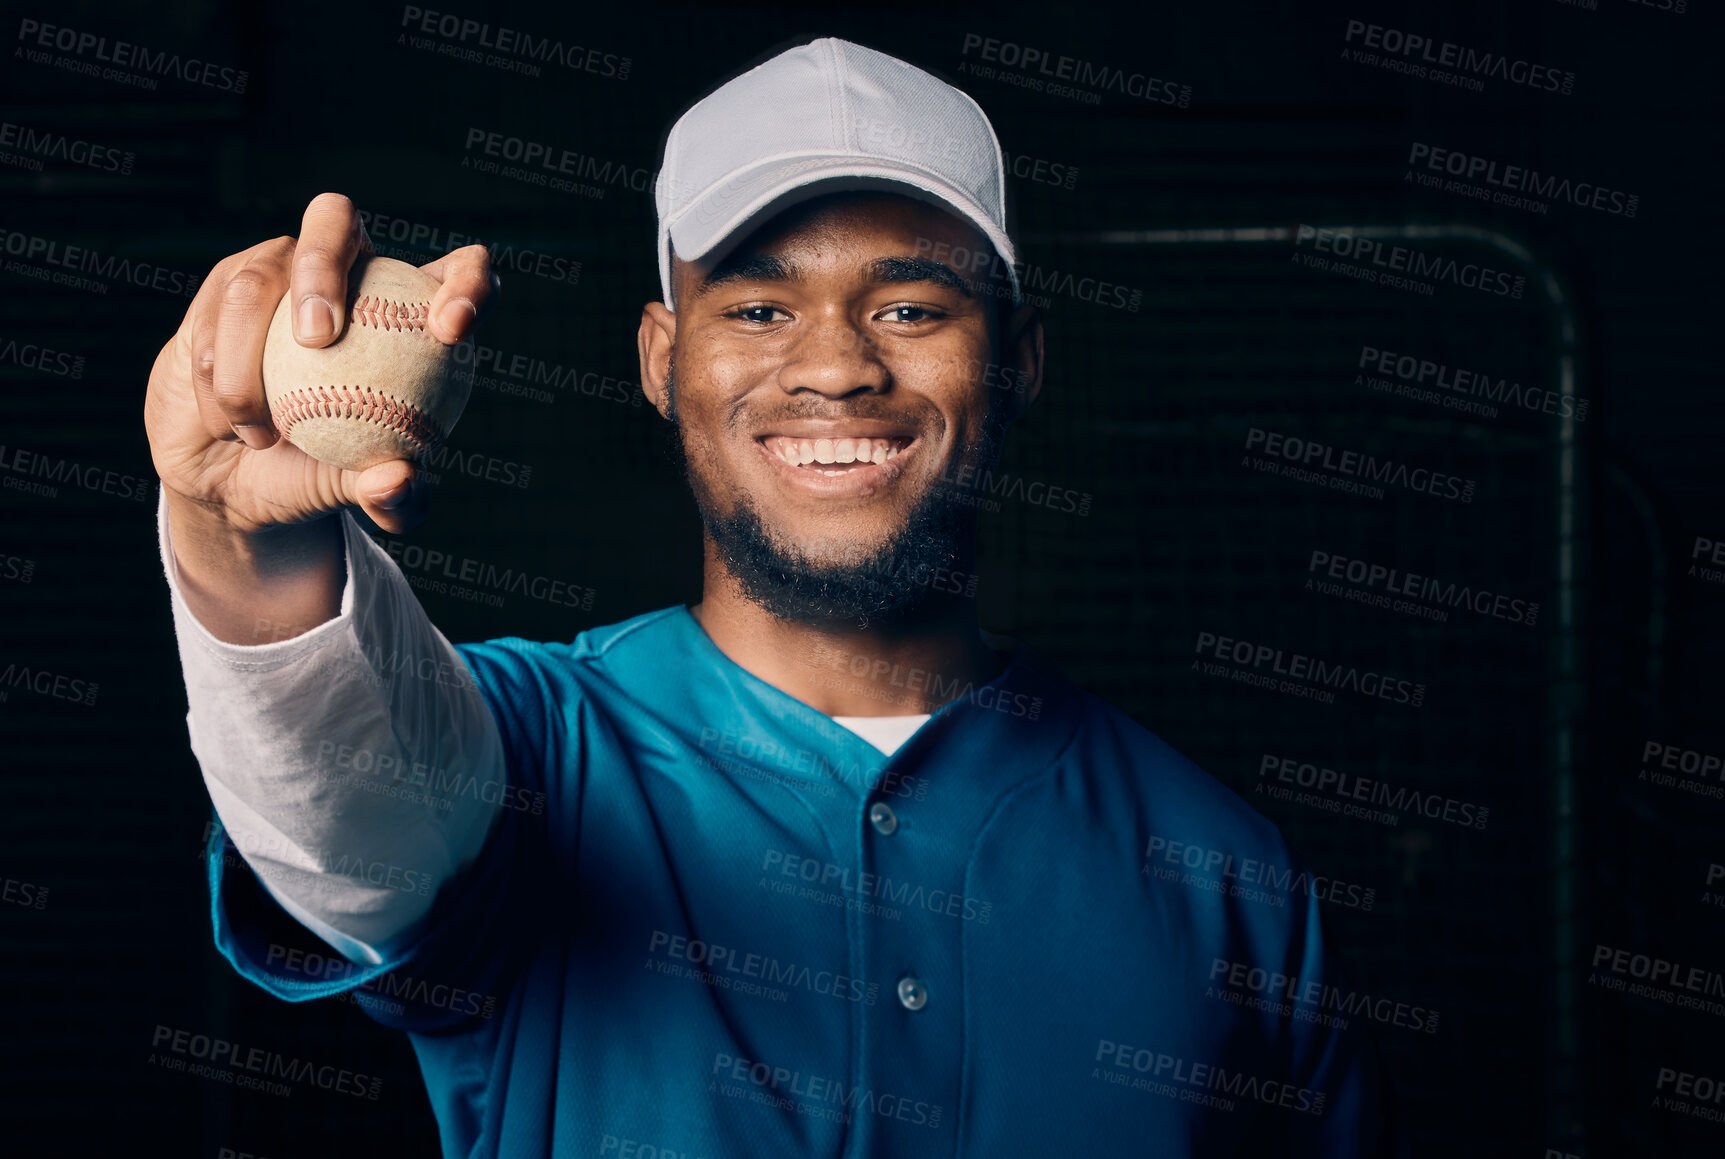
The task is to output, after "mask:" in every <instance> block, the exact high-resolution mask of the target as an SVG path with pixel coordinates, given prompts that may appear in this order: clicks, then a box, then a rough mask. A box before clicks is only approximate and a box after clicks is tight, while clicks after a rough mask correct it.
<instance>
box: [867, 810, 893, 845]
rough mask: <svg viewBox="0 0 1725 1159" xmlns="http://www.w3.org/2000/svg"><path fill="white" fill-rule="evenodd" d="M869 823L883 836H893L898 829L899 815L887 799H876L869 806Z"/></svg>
mask: <svg viewBox="0 0 1725 1159" xmlns="http://www.w3.org/2000/svg"><path fill="white" fill-rule="evenodd" d="M868 823H869V824H870V825H873V826H874V828H875V832H876V833H879V834H880V835H881V836H882V837H891V836H892V835H893V834H894V833H895V832H897V830H898V816H897V814H895V813H894V812H893V811H892V806H890V805H888V804H887V803H886V802H885V801H876V802H875V803H874V804H872V805H870V806H869V810H868Z"/></svg>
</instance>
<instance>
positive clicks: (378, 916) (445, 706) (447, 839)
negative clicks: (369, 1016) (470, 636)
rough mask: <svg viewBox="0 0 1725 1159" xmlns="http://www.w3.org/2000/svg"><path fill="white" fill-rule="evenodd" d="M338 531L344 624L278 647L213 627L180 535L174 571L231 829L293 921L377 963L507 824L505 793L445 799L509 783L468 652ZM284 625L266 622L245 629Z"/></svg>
mask: <svg viewBox="0 0 1725 1159" xmlns="http://www.w3.org/2000/svg"><path fill="white" fill-rule="evenodd" d="M165 516H166V501H165V500H164V520H165ZM328 522H329V523H330V524H332V525H333V527H334V529H335V533H336V534H337V536H339V537H340V539H338V543H339V544H341V549H340V550H341V554H339V555H338V556H337V566H338V568H339V569H340V571H341V572H342V573H343V574H344V575H345V577H346V578H345V585H344V586H343V587H341V588H339V589H338V591H337V598H336V600H335V606H334V608H333V609H331V611H332V612H333V614H332V615H330V616H326V617H325V618H324V619H323V620H322V621H321V622H319V623H317V624H315V626H312V627H309V628H305V629H303V630H298V631H295V632H291V633H289V632H283V633H279V635H280V636H281V637H282V638H279V639H269V638H267V637H266V638H265V639H264V640H263V641H262V642H256V641H255V638H254V639H247V640H246V641H245V642H244V643H238V642H235V641H232V640H224V639H222V638H220V637H218V636H217V635H216V634H215V633H213V632H211V631H208V630H206V628H207V626H206V625H203V624H202V623H201V622H200V620H199V618H198V617H196V616H194V615H193V612H192V609H191V605H190V601H189V600H186V599H185V598H184V594H185V593H184V589H185V587H186V586H187V582H186V579H187V577H186V576H185V575H184V572H183V569H181V568H180V567H178V566H177V563H178V555H179V548H178V540H177V539H175V538H170V535H169V534H168V528H167V525H166V523H165V522H164V526H163V536H162V547H163V562H164V568H165V570H166V573H167V575H168V579H169V584H170V588H171V589H172V591H173V604H174V620H175V628H176V632H177V635H178V641H179V649H180V657H181V666H182V670H183V672H184V675H185V682H186V697H187V702H188V704H189V706H190V711H189V712H188V714H187V726H188V731H189V733H190V738H191V745H192V750H193V752H194V753H195V754H196V756H197V758H198V762H199V765H200V766H201V768H202V770H203V774H204V781H205V784H206V786H207V787H208V789H209V793H210V799H211V801H212V802H213V803H214V804H215V807H216V812H217V814H218V815H219V816H220V817H221V820H222V824H223V827H224V828H225V829H226V830H227V832H228V836H229V838H230V839H231V840H232V841H233V843H234V844H235V846H236V847H237V848H238V849H239V850H240V853H241V854H242V855H243V856H244V857H245V859H246V860H247V862H248V863H250V865H251V866H252V868H253V869H254V870H255V871H256V872H257V874H258V876H259V877H260V878H262V879H263V881H264V882H265V884H266V885H267V886H268V887H269V889H270V892H271V893H273V894H274V895H275V896H276V897H277V898H278V900H280V901H281V902H282V904H283V905H284V907H285V908H287V909H288V910H289V912H290V913H293V914H294V916H295V917H296V918H298V919H299V920H300V921H302V922H303V923H304V924H305V925H307V926H308V927H309V928H311V929H312V930H313V931H315V932H316V933H318V934H319V935H320V936H322V937H323V938H324V939H325V940H326V941H328V942H329V943H330V944H331V945H332V946H333V947H335V948H336V949H337V950H339V951H340V952H342V953H343V954H345V955H347V956H349V957H350V958H354V959H356V960H360V961H369V960H376V958H377V957H378V955H379V954H380V953H382V952H383V949H384V948H385V947H387V946H389V945H393V944H397V943H399V942H400V941H401V940H402V939H404V938H407V937H409V936H410V935H411V934H412V933H413V932H414V931H415V930H416V929H417V927H418V926H419V924H420V923H421V922H422V920H423V919H424V917H425V916H426V914H427V913H428V912H429V910H430V907H431V903H432V901H433V900H434V899H435V897H436V895H437V891H438V890H439V888H441V886H442V885H443V884H444V883H445V882H447V881H449V880H451V879H452V878H453V877H455V876H456V875H457V874H459V873H460V872H461V871H462V870H463V869H464V868H465V867H466V866H467V865H468V864H469V863H471V861H472V860H473V859H474V858H475V857H476V856H477V855H478V852H479V850H480V848H481V847H482V845H483V844H484V840H485V838H486V836H487V835H488V833H489V832H490V829H491V827H492V825H493V824H494V823H495V821H496V819H497V810H496V808H495V807H494V806H493V805H490V804H487V803H486V802H487V801H496V800H498V799H499V798H500V796H501V794H500V793H499V792H495V791H491V792H479V791H474V792H472V793H463V792H460V791H457V790H456V789H452V788H444V786H451V785H455V786H481V787H483V786H487V785H488V784H489V783H490V782H498V783H499V785H500V784H501V782H502V781H503V778H504V775H505V773H504V768H503V758H502V747H501V742H500V740H499V738H498V734H497V728H496V724H495V721H494V720H493V719H492V717H491V715H490V711H489V709H488V708H487V706H486V704H485V702H484V700H483V698H482V697H481V696H480V694H479V692H478V691H477V689H476V688H475V687H474V685H473V682H472V679H471V676H470V675H469V674H468V672H467V669H466V666H465V665H464V664H463V663H462V661H461V658H460V656H459V654H458V653H456V651H455V649H454V648H453V647H452V646H451V645H450V643H449V642H448V641H447V640H446V639H444V637H443V635H442V634H441V633H440V632H438V631H437V629H436V628H435V627H434V626H433V625H432V624H431V622H430V620H429V619H428V618H427V617H426V615H425V613H424V611H423V610H422V609H421V608H420V607H419V603H418V601H417V600H416V599H415V598H414V596H413V593H412V590H411V588H409V587H408V585H407V583H406V581H405V579H404V578H403V577H402V576H401V574H400V572H399V570H398V569H396V567H395V565H394V563H393V561H391V560H390V559H389V558H388V556H387V555H385V554H384V553H383V552H382V551H381V550H379V549H378V548H377V547H376V545H374V544H372V543H371V542H370V541H369V540H367V539H366V537H365V536H364V535H363V534H362V533H360V532H359V531H358V529H357V527H355V526H352V525H351V524H350V522H349V521H347V520H345V519H343V518H341V517H339V516H338V517H336V518H334V519H331V520H329V521H328ZM177 526H178V525H175V533H176V534H177ZM350 565H351V566H350ZM265 607H267V605H265ZM272 618H273V617H271V616H269V615H268V614H267V613H266V614H264V615H262V616H259V615H257V614H256V609H254V611H253V613H252V615H251V620H250V621H249V622H248V623H247V624H246V625H245V627H246V628H248V629H251V630H252V631H255V630H256V627H257V622H258V621H259V620H263V621H269V620H271V619H272ZM282 622H284V623H290V624H291V623H292V621H282ZM240 634H242V635H249V634H250V633H249V632H243V633H240Z"/></svg>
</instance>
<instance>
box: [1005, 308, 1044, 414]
mask: <svg viewBox="0 0 1725 1159" xmlns="http://www.w3.org/2000/svg"><path fill="white" fill-rule="evenodd" d="M1042 343H1043V333H1042V312H1041V311H1040V310H1038V309H1037V308H1036V307H1035V306H1019V307H1016V308H1015V309H1014V310H1013V311H1012V313H1011V314H1010V315H1009V316H1008V317H1007V320H1006V326H1005V328H1004V332H1003V333H1002V335H1001V340H1000V351H1001V361H1002V362H1004V363H1005V364H1006V365H1007V366H1008V367H1010V368H1011V370H1012V372H1013V374H1014V375H1015V377H1016V379H1017V381H1016V382H1015V383H1014V384H1013V391H1012V403H1011V406H1010V408H1009V409H1008V412H1007V422H1009V423H1012V422H1017V421H1018V418H1019V416H1020V415H1022V414H1024V412H1025V411H1027V410H1029V409H1030V404H1031V403H1033V402H1035V401H1036V396H1037V395H1039V394H1041V393H1042Z"/></svg>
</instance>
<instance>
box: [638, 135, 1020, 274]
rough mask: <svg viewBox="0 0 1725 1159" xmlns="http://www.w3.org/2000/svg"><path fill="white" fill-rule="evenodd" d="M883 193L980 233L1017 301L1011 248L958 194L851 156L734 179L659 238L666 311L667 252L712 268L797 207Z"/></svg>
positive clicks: (766, 165)
mask: <svg viewBox="0 0 1725 1159" xmlns="http://www.w3.org/2000/svg"><path fill="white" fill-rule="evenodd" d="M876 189H878V190H882V191H886V192H895V193H903V194H908V195H910V196H913V197H917V198H918V199H920V200H923V201H927V202H930V203H931V204H934V205H937V206H939V207H941V208H942V209H945V210H948V211H949V212H952V213H956V214H957V215H958V216H959V217H962V218H963V219H964V220H966V221H967V222H969V223H970V224H971V225H973V226H975V227H976V228H977V229H978V230H980V231H981V232H982V233H983V235H984V236H986V237H987V238H988V240H989V243H990V244H991V245H993V246H994V249H995V252H997V253H998V254H999V255H1000V256H1001V257H1002V258H1003V259H1004V260H1005V262H1006V269H1007V277H1008V279H1009V281H1010V282H1011V284H1012V300H1013V302H1014V303H1016V302H1018V301H1019V300H1020V290H1019V285H1018V271H1017V269H1015V268H1014V265H1013V263H1014V262H1015V261H1017V255H1016V254H1015V253H1014V252H1013V248H1012V241H1011V239H1010V238H1008V237H1007V236H1006V234H1005V232H1004V231H1003V230H1001V229H1000V228H999V227H997V226H996V225H995V224H994V223H993V221H992V220H991V219H990V217H989V214H988V213H987V212H986V211H985V210H984V209H983V208H982V207H981V206H980V205H977V204H976V202H975V201H973V200H971V199H970V198H969V197H967V196H965V194H964V193H963V192H961V191H960V190H959V189H958V188H956V187H955V186H953V185H951V184H950V183H948V182H945V181H942V180H941V179H940V178H939V177H936V176H934V175H933V174H931V173H929V172H928V171H927V170H924V169H919V168H917V167H916V166H913V165H895V164H893V163H892V162H891V161H883V160H880V159H871V160H862V159H859V158H858V157H856V155H855V154H844V155H836V156H806V155H805V156H800V157H778V158H773V159H772V160H770V161H766V162H762V163H760V164H757V165H754V166H751V167H750V168H748V169H746V170H743V171H742V172H740V173H737V174H734V175H733V176H732V177H731V178H730V179H729V180H727V181H726V182H725V183H724V184H723V185H719V186H716V187H714V188H713V189H709V190H707V191H706V192H705V193H703V194H701V195H700V196H699V197H697V198H696V199H695V200H694V201H693V202H691V203H690V204H689V206H688V207H687V208H686V209H684V210H683V211H682V212H681V213H679V214H678V215H677V216H676V217H674V218H671V219H669V220H668V221H667V222H666V223H665V224H664V225H662V226H661V227H660V230H659V283H660V287H661V289H662V290H663V292H664V296H665V297H664V300H665V303H666V305H670V304H671V246H672V245H674V246H675V247H676V250H677V256H678V257H679V258H682V259H683V260H684V261H699V262H706V263H711V262H714V261H717V260H719V259H721V258H723V257H724V255H725V253H726V252H728V251H729V250H730V249H731V248H732V247H734V246H735V245H736V244H738V243H739V242H741V241H742V240H743V238H745V237H747V236H748V234H749V232H751V231H750V229H749V227H750V226H752V225H758V224H763V223H764V222H765V221H766V220H767V219H768V218H770V217H772V216H774V215H776V214H778V213H780V212H782V211H783V210H785V209H788V208H789V207H791V206H792V205H796V204H797V203H799V202H802V201H808V200H811V199H812V198H815V197H819V196H822V195H823V194H827V193H836V192H841V191H850V190H858V191H863V190H876Z"/></svg>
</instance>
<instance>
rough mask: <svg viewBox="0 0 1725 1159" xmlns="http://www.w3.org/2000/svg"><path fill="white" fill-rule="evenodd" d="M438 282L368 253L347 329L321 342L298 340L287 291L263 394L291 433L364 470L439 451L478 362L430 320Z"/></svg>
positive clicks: (320, 452) (326, 456) (306, 447)
mask: <svg viewBox="0 0 1725 1159" xmlns="http://www.w3.org/2000/svg"><path fill="white" fill-rule="evenodd" d="M437 286H438V283H437V280H436V279H435V278H432V277H431V276H430V275H428V274H424V273H421V272H420V271H419V270H417V269H415V268H414V267H413V266H410V265H408V264H407V263H406V262H398V261H394V260H392V259H390V258H376V257H374V258H361V259H360V261H359V262H358V263H356V264H355V266H354V268H353V272H352V273H350V274H349V275H348V291H347V294H348V301H347V321H346V323H345V324H344V326H343V327H342V334H341V337H340V338H339V339H337V340H336V341H335V342H333V343H331V344H330V345H328V346H326V347H324V348H323V349H322V350H308V349H307V348H305V347H303V346H301V345H300V344H299V343H298V342H295V341H294V336H293V324H292V319H291V318H290V317H289V299H290V298H291V297H292V295H288V296H286V297H283V298H282V302H281V305H280V306H278V307H277V308H276V313H275V317H274V319H272V320H271V322H270V330H269V336H268V337H267V338H266V339H265V340H264V397H265V398H267V399H268V400H269V406H270V417H271V418H273V419H274V420H275V425H276V430H278V431H280V432H281V433H282V437H284V438H285V439H287V440H288V441H289V442H290V443H292V444H293V445H294V446H296V447H298V448H299V449H300V450H302V451H304V452H305V453H306V454H308V455H310V456H311V457H312V458H314V459H322V460H323V461H324V462H326V463H333V464H335V465H336V466H338V467H345V468H348V469H349V470H355V471H362V470H364V469H365V468H367V467H370V466H373V465H375V464H377V463H381V462H384V461H385V460H388V459H420V458H424V457H425V456H426V455H429V454H430V453H431V452H432V451H433V450H435V449H436V447H437V446H438V444H440V443H441V442H443V440H444V439H445V438H446V437H447V436H448V435H449V432H450V430H451V429H453V428H454V426H455V421H456V420H457V419H459V418H460V417H461V411H462V408H463V407H465V406H466V405H467V397H468V395H469V394H470V393H471V392H472V389H473V360H472V359H471V358H462V357H458V356H457V352H458V350H459V349H460V347H458V346H446V345H444V344H443V343H442V342H439V341H438V340H437V337H436V336H435V335H433V334H432V332H431V331H430V329H429V328H428V327H427V323H428V321H429V319H430V313H431V299H432V296H433V295H435V294H436V293H437Z"/></svg>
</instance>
